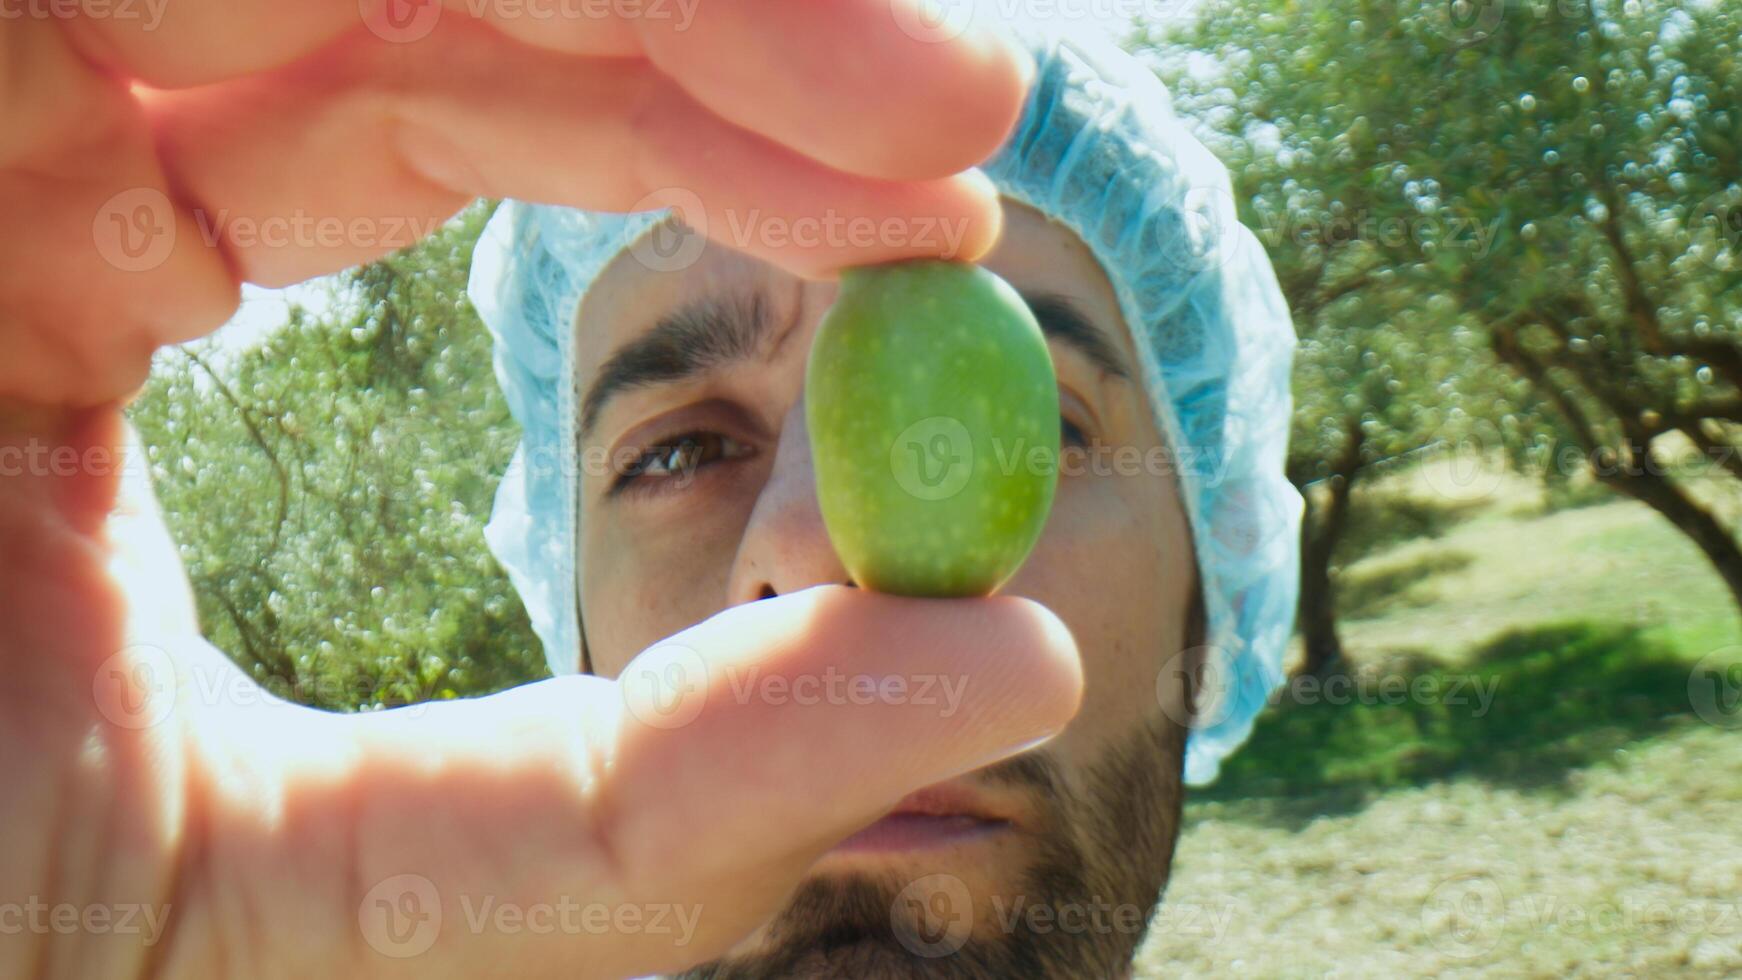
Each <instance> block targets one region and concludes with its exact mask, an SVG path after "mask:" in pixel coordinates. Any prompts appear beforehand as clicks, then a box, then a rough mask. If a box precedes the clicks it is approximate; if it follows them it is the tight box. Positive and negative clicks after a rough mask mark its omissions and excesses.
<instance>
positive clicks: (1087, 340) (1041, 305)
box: [1022, 293, 1131, 380]
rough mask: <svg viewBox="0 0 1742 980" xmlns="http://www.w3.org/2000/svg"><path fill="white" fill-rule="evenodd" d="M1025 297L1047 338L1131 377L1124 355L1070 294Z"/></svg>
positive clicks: (1109, 370) (1118, 374)
mask: <svg viewBox="0 0 1742 980" xmlns="http://www.w3.org/2000/svg"><path fill="white" fill-rule="evenodd" d="M1022 298H1023V300H1024V301H1025V302H1027V303H1028V308H1029V310H1031V311H1033V313H1034V318H1035V320H1037V321H1039V323H1040V329H1041V332H1042V333H1044V334H1046V336H1047V338H1048V339H1050V340H1057V341H1060V342H1062V343H1065V344H1068V345H1070V346H1071V347H1074V348H1076V351H1077V353H1079V354H1082V355H1083V356H1084V357H1086V358H1088V359H1089V361H1090V362H1091V363H1092V364H1094V365H1095V366H1096V367H1098V368H1100V369H1101V370H1103V371H1105V372H1107V373H1108V374H1111V375H1113V376H1114V377H1116V378H1120V379H1124V380H1130V378H1131V369H1130V368H1129V367H1127V366H1126V364H1125V357H1124V355H1123V354H1121V353H1120V352H1119V349H1118V348H1117V347H1115V346H1113V342H1112V341H1111V340H1109V339H1108V338H1107V334H1106V333H1105V332H1104V331H1102V330H1101V329H1100V328H1099V327H1097V326H1095V324H1094V323H1093V322H1092V321H1090V319H1089V317H1088V314H1086V313H1084V312H1083V311H1082V308H1081V307H1079V306H1077V304H1076V303H1074V302H1072V301H1071V300H1070V298H1069V297H1066V296H1060V295H1059V294H1057V293H1036V294H1032V295H1030V294H1026V293H1025V294H1023V297H1022Z"/></svg>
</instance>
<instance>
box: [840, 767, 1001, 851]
mask: <svg viewBox="0 0 1742 980" xmlns="http://www.w3.org/2000/svg"><path fill="white" fill-rule="evenodd" d="M1014 825H1015V824H1014V821H1013V820H1012V818H1011V817H1010V815H1009V814H1007V813H1003V812H1000V811H998V810H997V809H995V808H993V807H992V806H991V805H990V804H989V803H988V802H987V801H986V800H985V798H984V797H983V796H981V795H980V794H978V793H975V792H973V791H971V790H968V789H966V788H965V787H962V786H959V785H956V784H951V783H940V784H939V785H937V786H930V787H927V788H925V789H922V790H920V791H919V792H917V793H913V794H911V795H909V796H907V797H904V798H903V799H902V800H901V802H899V803H897V804H895V808H894V809H892V810H890V811H889V813H888V815H887V816H885V817H884V818H883V819H881V820H879V821H877V822H876V823H874V824H872V825H871V826H869V827H866V828H865V829H864V830H861V831H859V832H858V833H856V834H854V835H853V836H851V837H849V838H847V839H846V840H844V841H842V842H841V843H840V844H838V845H836V846H835V849H834V850H833V851H831V852H830V853H831V854H897V853H901V852H908V851H923V850H933V849H937V848H944V847H953V846H956V845H959V844H965V843H969V842H972V841H976V840H982V839H985V838H987V837H991V836H996V835H998V834H1001V833H1004V832H1006V831H1009V830H1011V829H1012V828H1013V827H1014Z"/></svg>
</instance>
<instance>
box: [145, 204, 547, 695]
mask: <svg viewBox="0 0 1742 980" xmlns="http://www.w3.org/2000/svg"><path fill="white" fill-rule="evenodd" d="M489 210H490V209H489V208H488V207H486V206H483V205H479V206H476V207H473V208H470V209H468V210H467V211H465V212H464V213H462V214H461V215H459V216H458V217H456V218H455V219H454V220H452V221H450V222H449V223H448V224H447V226H446V227H444V229H443V230H442V231H441V232H440V233H439V234H438V235H436V236H435V237H433V238H431V239H429V240H427V241H425V242H424V243H422V244H420V245H418V246H417V247H415V248H412V249H410V250H407V251H405V252H402V253H399V254H396V255H394V256H392V257H390V258H388V259H386V260H384V261H381V262H377V263H375V264H372V265H368V266H364V267H362V268H359V269H357V270H355V271H353V272H350V273H347V274H345V275H343V276H341V277H339V278H338V280H337V281H336V283H335V284H334V286H333V289H334V295H333V296H332V300H331V302H330V303H329V304H327V305H326V307H325V308H324V310H323V311H322V312H320V313H318V314H309V313H307V312H305V311H303V310H300V309H293V310H292V312H291V316H290V321H289V322H288V323H287V324H286V325H285V326H283V327H282V328H280V329H278V330H275V331H274V332H272V333H271V334H270V335H269V336H267V337H266V339H265V340H264V341H263V342H262V343H261V344H260V345H259V346H257V347H254V348H251V349H248V350H246V351H244V352H242V353H240V354H239V355H236V356H234V357H233V358H226V357H224V356H223V351H222V350H220V349H218V348H215V347H213V346H212V345H192V346H188V347H183V348H179V349H174V350H166V351H164V352H162V353H161V354H160V355H159V361H158V363H157V364H156V365H155V370H154V372H153V377H152V383H151V385H150V386H149V387H148V388H147V390H146V392H145V394H144V395H143V396H142V397H141V398H140V399H139V400H138V401H137V402H136V403H135V404H134V405H133V406H132V409H131V416H132V419H133V421H134V423H135V424H136V425H137V426H138V427H139V430H140V434H141V437H142V438H143V439H144V441H145V442H146V444H147V446H148V453H149V457H150V462H151V472H152V476H153V479H154V482H155V484H156V487H157V493H158V496H159V499H160V500H161V501H162V503H163V507H164V511H165V514H166V517H167V519H168V521H169V523H170V527H171V530H172V531H173V532H174V534H175V536H176V540H177V541H178V542H179V543H180V547H181V552H182V560H183V561H184V562H185V563H186V566H187V569H188V574H189V576H190V578H191V579H192V581H193V585H194V590H195V593H196V595H197V597H198V602H199V610H200V619H201V623H202V624H203V626H204V628H205V631H206V634H207V636H208V637H209V638H210V639H211V640H212V642H213V643H214V644H215V645H216V646H218V647H219V648H220V649H223V650H225V651H226V652H228V653H229V654H230V655H231V656H232V657H233V658H235V659H236V660H237V662H238V663H240V664H242V665H243V666H244V667H246V668H247V669H249V670H250V671H252V673H253V674H254V676H255V677H256V678H257V679H258V680H259V681H260V682H261V683H263V684H265V685H266V686H267V687H268V688H269V689H271V690H273V691H274V692H275V693H278V694H280V695H282V696H285V697H289V698H292V699H295V700H299V701H303V702H305V703H308V704H313V705H316V706H319V707H323V708H329V709H333V710H357V709H365V708H372V707H383V706H392V705H397V704H406V703H410V702H414V701H422V700H426V699H430V698H451V697H458V696H465V695H471V694H478V693H484V692H488V691H492V690H497V689H499V688H502V687H506V686H510V685H512V684H515V683H520V682H523V681H525V680H527V679H528V678H531V677H536V676H539V675H540V674H541V673H542V672H543V671H544V665H543V657H542V655H541V653H540V651H539V646H538V642H537V640H536V638H535V637H534V636H533V635H532V632H531V629H530V627H529V625H528V624H527V621H526V616H525V613H524V611H523V610H522V608H521V605H520V601H519V599H518V597H517V596H516V595H515V594H514V592H513V589H512V588H511V587H510V586H509V584H508V581H507V579H506V578H505V577H504V576H503V574H502V573H501V571H500V570H499V569H498V568H497V567H496V565H495V562H494V560H493V559H492V558H491V557H490V556H489V553H488V552H487V551H486V549H485V546H484V542H483V535H482V529H483V525H484V523H485V522H486V521H487V520H488V518H489V513H490V505H491V498H492V496H493V495H494V493H495V488H496V483H497V481H498V479H499V478H500V476H501V473H502V471H503V469H504V468H505V466H506V464H507V462H508V459H509V457H510V456H511V455H512V453H513V448H514V443H515V441H516V440H517V439H518V430H517V428H516V427H515V426H514V424H513V420H512V419H511V418H510V417H509V415H508V411H507V408H506V406H505V405H504V403H503V400H502V397H501V393H500V391H499V390H498V389H497V387H496V380H495V377H494V376H493V374H492V372H491V366H490V363H491V362H490V340H489V337H488V335H487V334H486V333H485V331H484V329H483V325H482V324H481V323H480V322H479V321H478V318H477V315H476V314H475V313H474V312H473V311H472V308H471V304H470V303H469V302H468V301H467V300H466V297H465V285H466V277H467V273H468V270H469V268H470V266H471V253H472V245H473V243H474V242H475V241H476V240H477V237H478V234H479V232H480V231H481V230H482V228H483V223H484V221H485V219H486V218H487V217H488V216H489ZM338 651H343V653H342V654H340V653H339V652H338Z"/></svg>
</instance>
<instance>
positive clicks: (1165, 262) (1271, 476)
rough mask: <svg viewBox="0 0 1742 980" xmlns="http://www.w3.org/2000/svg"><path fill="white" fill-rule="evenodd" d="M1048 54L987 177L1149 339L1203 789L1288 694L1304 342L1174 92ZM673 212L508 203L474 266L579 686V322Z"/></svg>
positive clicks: (1086, 57) (522, 566)
mask: <svg viewBox="0 0 1742 980" xmlns="http://www.w3.org/2000/svg"><path fill="white" fill-rule="evenodd" d="M1034 49H1035V54H1036V58H1037V67H1038V70H1037V72H1036V75H1035V79H1034V84H1033V87H1032V89H1031V91H1030V94H1029V98H1028V102H1027V106H1026V108H1025V110H1024V112H1023V115H1022V118H1021V120H1020V122H1019V123H1018V124H1017V128H1016V130H1015V132H1014V133H1013V134H1012V135H1011V137H1010V139H1009V140H1008V142H1007V143H1006V144H1005V145H1004V147H1003V148H1002V149H1001V150H1000V151H999V152H998V153H997V154H996V155H995V156H994V157H993V158H992V159H991V160H989V161H987V162H986V164H985V165H984V167H983V169H984V171H985V173H986V174H987V175H988V176H989V177H991V179H992V181H993V183H994V184H996V186H997V187H998V189H999V191H1000V193H1002V194H1004V195H1005V196H1007V197H1009V198H1012V199H1015V200H1018V201H1021V202H1024V203H1026V204H1028V205H1030V206H1031V207H1033V208H1035V209H1037V210H1038V211H1040V212H1042V213H1044V214H1046V215H1048V216H1049V217H1051V218H1052V219H1053V220H1055V221H1058V222H1060V223H1062V224H1064V225H1065V226H1067V227H1069V228H1070V229H1071V230H1072V231H1074V232H1075V233H1076V234H1077V235H1078V236H1079V237H1080V238H1081V239H1082V240H1083V242H1084V243H1086V244H1087V245H1088V247H1089V249H1090V250H1091V251H1092V252H1093V254H1094V255H1095V257H1096V258H1097V259H1098V260H1099V261H1100V264H1101V267H1102V268H1103V269H1104V270H1105V272H1106V274H1107V277H1108V279H1109V280H1110V281H1111V283H1112V285H1113V290H1114V292H1115V293H1116V294H1117V296H1118V300H1119V306H1120V310H1121V312H1122V313H1123V315H1124V319H1125V322H1126V324H1128V325H1129V327H1130V329H1131V330H1132V332H1133V337H1134V339H1135V341H1136V343H1135V345H1134V346H1135V347H1136V349H1137V351H1138V355H1139V359H1140V361H1141V369H1142V374H1143V382H1144V384H1145V387H1146V389H1147V391H1148V393H1149V396H1150V402H1151V404H1152V406H1153V408H1154V411H1155V416H1156V419H1157V421H1158V423H1159V425H1160V428H1161V430H1162V432H1163V433H1164V434H1165V435H1166V437H1167V439H1168V444H1169V446H1170V447H1171V448H1172V451H1173V471H1174V473H1175V475H1176V476H1177V480H1178V484H1179V487H1180V490H1181V495H1182V498H1183V500H1184V503H1185V509H1186V512H1187V516H1188V519H1189V521H1190V524H1191V529H1192V535H1193V541H1194V545H1195V551H1196V557H1197V563H1198V570H1199V574H1200V578H1201V581H1202V587H1203V596H1204V605H1205V613H1206V619H1207V630H1208V634H1207V646H1206V648H1205V650H1204V653H1205V657H1206V661H1205V672H1204V674H1203V685H1202V689H1201V690H1200V694H1199V699H1198V702H1197V704H1198V712H1199V714H1198V717H1197V719H1196V720H1195V723H1194V726H1193V729H1192V732H1191V735H1190V737H1189V740H1188V743H1187V750H1186V760H1185V778H1186V779H1187V781H1189V782H1192V783H1197V784H1201V783H1205V782H1208V781H1210V780H1212V779H1214V778H1215V775H1216V771H1217V768H1218V766H1219V764H1220V761H1221V759H1222V758H1223V757H1224V756H1225V755H1226V754H1227V753H1228V752H1229V751H1231V750H1232V749H1234V748H1235V747H1236V746H1237V745H1239V744H1240V743H1241V742H1242V741H1244V740H1245V738H1246V736H1247V735H1248V733H1249V732H1250V731H1251V728H1252V723H1253V719H1254V717H1255V716H1256V715H1257V714H1258V712H1259V710H1260V709H1261V708H1262V707H1263V706H1264V704H1265V702H1266V700H1267V699H1268V697H1269V696H1270V694H1271V692H1272V691H1273V690H1275V688H1276V686H1277V685H1278V684H1279V683H1281V681H1282V658H1283V653H1284V649H1285V647H1286V645H1287V642H1288V639H1289V636H1290V634H1291V632H1292V625H1293V620H1294V609H1295V602H1296V595H1297V592H1298V587H1299V563H1298V551H1299V526H1300V517H1301V501H1300V496H1299V494H1298V493H1297V492H1296V490H1295V489H1294V487H1293V486H1292V485H1291V484H1290V483H1289V482H1288V480H1287V479H1286V478H1285V477H1284V475H1283V458H1284V453H1285V449H1286V441H1287V437H1288V430H1289V415H1290V411H1291V404H1292V402H1291V397H1290V394H1289V372H1290V363H1291V360H1292V357H1293V350H1294V330H1293V326H1292V323H1291V321H1290V319H1289V315H1288V310H1287V307H1286V305H1285V304H1284V302H1283V299H1282V292H1281V290H1280V289H1279V288H1278V286H1277V282H1276V277H1275V274H1274V273H1273V272H1272V270H1271V267H1270V262H1269V260H1268V258H1267V257H1266V256H1265V254H1264V251H1263V250H1262V249H1261V248H1260V247H1259V245H1258V242H1257V240H1256V239H1255V238H1254V237H1253V235H1252V234H1251V232H1250V231H1249V230H1248V229H1246V228H1245V227H1243V226H1242V225H1240V224H1239V222H1238V221H1237V220H1236V218H1235V215H1234V200H1233V196H1232V192H1231V189H1230V185H1229V181H1228V175H1227V171H1226V169H1225V168H1224V167H1223V166H1222V165H1221V164H1220V163H1219V162H1218V161H1217V160H1216V159H1215V158H1214V157H1213V156H1211V155H1210V153H1209V152H1208V151H1207V150H1205V149H1204V147H1203V146H1202V145H1200V144H1199V143H1198V141H1197V140H1196V139H1194V138H1193V137H1192V136H1191V134H1190V133H1189V132H1187V130H1186V129H1185V127H1184V126H1183V125H1181V123H1180V122H1179V120H1178V119H1177V118H1176V117H1175V116H1174V114H1173V110H1172V106H1171V102H1170V99H1169V97H1168V93H1167V90H1166V88H1165V87H1164V86H1163V85H1162V84H1161V82H1160V81H1159V80H1158V79H1157V78H1156V77H1155V75H1154V74H1153V73H1152V72H1151V71H1149V70H1148V69H1146V68H1145V67H1144V66H1143V65H1142V64H1141V63H1140V62H1138V61H1137V60H1136V59H1135V58H1133V57H1132V56H1131V55H1129V54H1127V53H1125V52H1124V51H1121V50H1119V49H1118V48H1117V47H1115V46H1114V45H1112V44H1111V43H1109V42H1105V41H1098V40H1095V39H1089V38H1077V37H1073V38H1064V37H1052V38H1048V39H1044V40H1039V41H1036V42H1034ZM669 213H670V212H640V213H635V214H628V215H621V214H599V213H588V212H582V211H576V210H573V209H567V208H558V207H550V206H543V205H527V204H523V203H520V202H512V201H511V202H506V203H504V204H503V205H502V207H501V208H500V209H499V210H498V211H497V213H496V214H495V216H494V217H493V218H492V219H491V221H490V223H489V226H488V227H487V229H486V231H485V234H484V237H483V238H482V239H481V240H480V241H479V243H478V247H477V250H476V253H475V256H474V260H473V266H472V278H471V286H470V292H471V296H472V300H473V302H474V303H475V304H476V306H477V308H478V311H479V313H480V314H481V315H482V317H483V319H484V322H485V323H486V324H487V325H488V326H489V328H490V330H491V332H492V333H493V334H494V336H495V339H496V376H497V379H498V380H499V381H500V383H501V385H502V389H503V391H504V392H505V393H506V395H507V398H508V403H509V406H510V408H511V409H512V411H513V413H514V416H515V418H516V419H518V420H519V421H520V424H521V426H522V430H523V435H522V439H521V444H520V448H519V450H518V452H517V453H516V454H515V457H514V461H513V462H512V463H511V464H510V468H509V471H508V473H507V475H506V476H505V477H504V479H503V482H502V485H501V488H500V489H499V490H498V492H497V496H496V506H495V510H494V513H493V514H492V516H491V520H490V524H489V526H488V528H487V529H486V532H485V534H486V538H487V539H488V541H489V544H490V547H491V549H492V550H493V551H494V552H495V554H496V557H497V559H498V560H499V561H500V562H501V563H502V565H503V567H504V568H505V569H506V570H507V572H508V574H509V576H510V577H511V578H512V580H513V582H514V586H515V588H516V589H517V590H518V591H519V593H520V595H521V597H522V600H523V601H524V602H525V604H526V609H527V612H528V614H529V615H530V616H531V619H532V623H533V627H534V629H535V630H536V631H537V633H538V636H539V639H540V640H541V641H543V643H544V649H545V653H546V657H547V659H548V660H549V662H550V666H551V669H552V670H553V671H554V672H556V673H559V674H560V673H572V672H574V671H575V670H577V669H578V666H579V655H580V654H579V651H580V627H579V622H578V620H579V615H578V593H579V573H580V572H581V570H580V569H578V568H577V567H576V562H575V551H576V541H577V534H576V532H577V526H576V524H577V514H578V510H577V506H576V493H577V484H578V480H577V479H576V477H577V466H576V455H577V453H576V439H575V430H576V426H577V419H576V417H575V389H574V379H575V364H574V362H573V356H572V352H573V349H574V324H575V315H576V311H577V309H578V307H579V304H580V300H581V295H582V293H583V292H584V291H585V290H586V289H587V287H588V286H589V284H590V283H591V282H592V281H593V279H594V278H595V277H596V276H597V275H598V274H599V272H600V271H601V270H602V269H603V268H604V267H605V265H606V264H607V263H608V262H610V261H611V259H613V258H614V257H616V256H617V255H618V254H619V253H620V252H622V251H623V250H624V249H626V248H628V247H630V246H631V245H632V244H635V243H637V242H638V240H639V239H640V238H641V237H642V236H643V235H644V234H645V233H646V232H647V230H648V229H649V228H651V227H652V226H653V225H655V224H656V223H658V222H660V221H662V220H664V219H665V218H666V217H668V216H669Z"/></svg>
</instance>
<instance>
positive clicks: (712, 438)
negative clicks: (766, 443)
mask: <svg viewBox="0 0 1742 980" xmlns="http://www.w3.org/2000/svg"><path fill="white" fill-rule="evenodd" d="M749 451H750V450H749V447H747V446H745V445H744V444H743V443H740V442H738V441H737V440H736V439H732V438H730V437H729V436H725V435H721V434H720V433H718V432H686V433H683V434H682V435H678V436H675V437H672V438H669V439H663V440H661V441H660V442H659V443H658V444H656V445H653V446H649V447H648V448H647V449H645V450H643V451H642V453H641V455H639V456H637V457H636V458H635V459H634V460H632V461H630V463H629V464H628V465H627V466H625V467H624V468H623V470H622V471H621V472H620V473H618V475H617V479H616V481H615V483H613V484H612V490H613V491H616V490H620V489H622V488H624V487H626V486H627V485H629V484H631V483H634V482H637V481H664V480H671V479H674V478H675V479H676V480H678V481H679V482H680V483H681V482H682V481H684V480H686V479H687V478H688V477H690V476H692V475H694V473H695V472H696V471H697V470H699V469H701V468H702V467H704V466H708V465H711V464H713V463H717V462H720V461H721V460H726V459H734V458H737V457H739V456H744V455H746V454H748V453H749Z"/></svg>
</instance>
